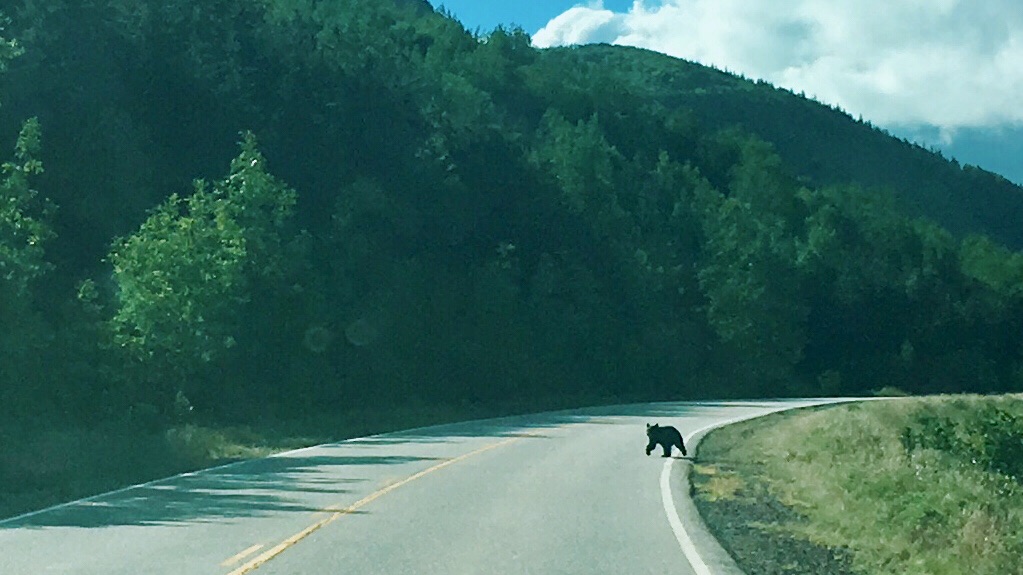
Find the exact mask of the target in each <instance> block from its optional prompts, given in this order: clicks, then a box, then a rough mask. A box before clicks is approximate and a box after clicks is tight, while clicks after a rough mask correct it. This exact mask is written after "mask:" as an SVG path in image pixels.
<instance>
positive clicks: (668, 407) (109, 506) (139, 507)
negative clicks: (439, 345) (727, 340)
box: [0, 402, 773, 530]
mask: <svg viewBox="0 0 1023 575" xmlns="http://www.w3.org/2000/svg"><path fill="white" fill-rule="evenodd" d="M772 405H773V404H771V403H769V402H707V403H659V404H646V405H643V404H640V405H635V404H634V405H621V406H608V407H595V408H586V409H575V410H566V411H560V412H553V413H545V414H539V415H525V416H516V417H505V418H498V419H488V420H480V421H470V422H464V423H457V424H451V425H442V426H434V427H427V428H422V429H413V430H408V431H403V432H398V433H392V434H385V435H380V436H375V437H367V438H361V439H353V440H349V441H344V442H341V443H336V444H330V445H324V446H319V447H316V448H309V449H306V450H299V451H296V452H291V453H286V454H281V455H279V456H275V457H270V458H266V459H259V460H253V461H245V462H241V463H235V464H231V465H227V466H224V467H219V468H214V469H210V470H206V471H202V472H197V473H194V474H187V475H183V476H179V477H174V478H171V479H167V480H163V481H158V482H153V483H150V484H147V485H142V486H138V487H134V488H130V489H126V490H123V491H120V492H116V493H113V494H107V495H103V496H98V497H95V498H93V499H92V500H89V501H78V502H73V503H70V504H67V505H65V506H62V507H57V508H54V509H51V510H48V511H44V512H40V513H37V514H33V515H29V516H24V517H21V518H15V519H10V520H7V521H0V530H4V529H19V528H27V529H43V528H47V527H58V526H63V527H82V528H93V527H111V526H119V525H176V524H186V523H207V522H217V521H225V520H231V519H233V518H249V517H261V516H267V515H271V514H280V513H288V512H300V513H309V512H319V511H324V510H325V508H327V507H328V506H332V505H336V504H337V503H338V498H336V497H334V496H337V495H341V494H345V493H349V492H350V490H349V489H346V486H347V485H351V484H354V483H359V482H362V481H367V479H366V478H365V477H377V478H379V477H380V476H381V475H382V474H381V473H379V470H377V471H371V470H368V469H366V467H368V466H381V465H385V466H387V465H400V464H405V463H411V462H417V461H430V460H438V459H441V458H438V457H434V456H423V453H424V450H425V448H426V446H425V445H424V446H421V447H420V446H418V445H417V444H445V443H455V442H464V441H465V440H466V439H468V438H510V437H520V438H522V439H523V440H524V441H528V440H531V439H543V440H549V439H551V438H552V435H551V434H550V433H545V432H544V430H549V431H553V430H555V429H557V428H561V427H565V426H569V425H609V424H613V425H628V426H633V425H634V426H635V427H636V428H637V441H639V442H642V441H643V440H644V439H643V436H642V429H643V424H644V421H650V422H660V423H662V424H669V425H670V424H672V423H673V422H677V421H678V420H680V419H683V418H694V417H696V418H699V417H704V416H708V417H709V416H713V415H715V414H718V413H720V408H721V407H725V406H743V407H749V408H759V407H770V406H772ZM403 446H405V447H403ZM437 447H438V448H440V446H439V445H438V446H437ZM397 449H400V450H402V451H405V454H400V455H395V454H393V453H392V454H389V455H388V454H387V453H388V452H389V451H390V452H393V451H395V450H397ZM456 449H461V448H460V447H459V448H456ZM441 450H442V451H450V450H451V448H450V447H446V448H443V449H441ZM434 451H436V450H434ZM346 452H354V453H358V454H359V455H347V454H346ZM410 452H411V454H409V453H410ZM431 455H436V453H431ZM445 457H447V456H445ZM679 459H689V458H679ZM413 472H414V471H413ZM409 473H410V472H408V470H400V471H396V473H394V475H396V476H399V477H404V476H407V475H408V474H409ZM360 476H361V477H364V478H360Z"/></svg>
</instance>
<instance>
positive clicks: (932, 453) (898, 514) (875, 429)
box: [694, 395, 1023, 575]
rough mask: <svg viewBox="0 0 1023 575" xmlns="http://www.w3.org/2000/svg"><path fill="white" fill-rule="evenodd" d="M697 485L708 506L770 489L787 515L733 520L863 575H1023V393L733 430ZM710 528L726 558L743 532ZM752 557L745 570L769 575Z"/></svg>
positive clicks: (699, 470) (918, 402)
mask: <svg viewBox="0 0 1023 575" xmlns="http://www.w3.org/2000/svg"><path fill="white" fill-rule="evenodd" d="M694 484H695V486H696V497H697V502H698V504H699V505H700V506H701V508H704V509H706V508H707V507H708V506H710V507H712V506H714V505H716V504H720V502H722V501H738V502H739V503H740V505H739V506H738V507H736V508H737V509H742V506H741V501H742V499H743V498H747V497H751V496H754V495H756V496H757V497H758V499H763V496H762V495H761V494H755V493H754V491H755V489H765V488H766V495H767V498H768V499H773V500H776V501H777V502H780V503H781V504H782V505H783V506H784V507H783V508H782V509H779V510H777V511H776V512H775V513H773V516H772V517H767V516H763V515H761V516H758V517H741V516H739V517H732V518H731V519H732V521H735V522H746V523H749V525H748V526H747V527H749V528H750V529H752V530H757V531H760V532H762V533H765V534H767V536H773V537H775V538H776V539H777V540H779V541H781V542H782V544H783V545H784V544H785V542H784V539H786V538H788V537H794V538H795V539H797V540H805V541H808V542H811V543H814V544H817V545H819V546H822V547H825V548H831V549H835V550H840V549H841V550H843V551H842V553H844V554H845V555H847V556H848V557H849V558H850V562H851V565H852V566H853V567H854V568H855V571H856V572H857V573H861V574H863V575H874V574H877V575H880V574H887V573H904V574H907V575H917V574H919V575H925V574H926V575H957V574H960V573H972V574H977V575H988V574H990V575H1003V574H1012V573H1023V566H1021V564H1020V561H1019V558H1020V557H1021V556H1023V539H1020V537H1019V534H1020V533H1021V532H1023V397H1020V396H1018V395H1009V396H997V397H995V396H935V397H923V398H900V399H891V400H884V401H878V402H866V403H857V404H849V405H841V406H837V407H827V408H822V409H813V410H803V411H796V412H791V413H786V414H779V415H774V416H769V417H766V418H762V419H758V420H753V421H750V422H745V423H740V424H737V425H733V426H729V427H726V428H723V429H721V430H717V431H714V432H712V433H711V434H710V435H709V436H708V437H707V438H706V439H705V440H704V442H703V443H701V445H700V453H699V464H698V465H696V473H695V479H694ZM702 510H703V509H701V511H702ZM705 514H707V513H705ZM709 514H711V515H713V511H711V512H710V513H709ZM708 524H709V525H710V526H711V528H712V531H716V534H717V535H718V537H719V538H721V539H723V541H724V543H725V545H726V547H727V546H728V545H729V540H728V539H729V537H730V535H729V533H731V532H733V531H727V530H725V529H723V528H722V527H721V526H719V527H718V528H717V529H715V522H714V521H708ZM755 555H756V554H749V556H746V557H742V558H738V557H737V559H740V564H743V563H744V562H745V564H743V566H744V568H745V569H746V571H747V572H748V573H764V572H768V571H765V570H761V568H760V567H759V566H758V563H759V562H760V561H759V559H758V558H757V557H756V556H755Z"/></svg>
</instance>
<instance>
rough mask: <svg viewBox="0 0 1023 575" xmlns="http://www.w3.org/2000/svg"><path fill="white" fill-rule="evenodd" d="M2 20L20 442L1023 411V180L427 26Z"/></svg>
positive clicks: (452, 25) (439, 17)
mask: <svg viewBox="0 0 1023 575" xmlns="http://www.w3.org/2000/svg"><path fill="white" fill-rule="evenodd" d="M4 11H5V12H6V16H7V18H8V22H7V25H6V27H5V29H4V30H3V32H2V35H3V37H4V38H6V40H4V42H3V43H0V61H3V62H5V63H7V69H6V71H4V72H3V73H2V75H0V104H2V107H0V141H2V142H3V145H4V148H6V149H8V150H9V152H8V153H7V155H6V156H5V157H6V158H8V162H7V163H5V164H4V165H3V173H2V175H0V178H2V179H0V318H2V325H3V330H2V332H0V411H3V412H4V414H5V417H7V418H9V420H10V418H23V417H29V416H31V417H36V416H44V417H52V418H54V419H60V420H63V421H70V422H76V423H78V424H83V425H91V424H94V423H97V422H100V421H109V420H120V419H125V418H132V417H137V416H138V414H139V413H146V414H149V415H151V416H152V417H155V418H156V419H157V420H158V421H161V422H165V423H167V424H170V423H173V422H175V421H177V419H178V418H180V417H182V414H183V413H186V412H187V413H189V414H190V415H189V416H190V417H200V418H206V419H207V420H216V421H245V420H252V419H254V418H257V417H260V416H262V415H265V414H271V415H273V416H275V417H281V418H294V417H305V416H308V415H309V414H311V413H316V412H331V411H340V410H342V409H351V408H352V407H353V406H355V407H357V406H362V405H366V406H369V405H372V406H374V407H380V406H385V407H386V406H409V405H413V406H414V405H455V406H473V405H490V406H500V405H504V404H508V403H511V402H514V403H515V404H516V405H523V404H527V405H536V406H543V405H550V404H552V403H556V402H561V403H565V402H577V403H583V402H595V401H627V400H640V399H667V398H683V397H729V396H745V397H753V396H780V395H793V394H795V395H803V394H858V393H866V392H868V391H869V390H872V389H877V388H881V387H883V386H886V385H893V386H898V387H900V388H903V389H907V390H909V391H912V392H937V391H953V390H956V391H958V390H969V391H996V390H1019V389H1021V388H1023V379H1021V377H1023V373H1021V371H1020V370H1021V368H1023V363H1021V360H1023V347H1021V344H1023V282H1021V280H1023V256H1020V255H1019V254H1018V253H1016V252H1014V251H1011V248H1014V247H1018V246H1020V245H1023V236H1021V235H1020V234H1021V231H1020V229H1019V228H1018V226H1015V225H1014V223H1015V222H1018V221H1020V217H1019V216H1020V214H1021V213H1023V207H1021V206H1023V195H1021V189H1020V188H1019V187H1017V186H1014V185H1012V184H1010V183H1009V182H1007V181H1006V180H1004V179H1001V178H999V177H998V176H995V175H993V174H989V173H987V172H983V171H981V170H979V169H976V168H960V167H959V166H958V165H956V164H955V163H953V162H950V161H948V160H945V159H943V158H941V157H939V156H936V155H934V154H931V153H930V152H928V151H926V150H923V149H921V148H918V147H914V146H912V145H909V144H907V143H904V142H901V141H898V140H896V139H893V138H891V137H889V136H887V135H886V134H884V133H883V132H881V131H879V130H877V129H874V128H872V127H871V126H869V125H868V124H865V123H863V122H858V121H856V120H854V119H852V118H850V117H848V116H847V115H846V114H844V113H842V112H840V111H837V110H833V109H830V108H827V107H824V106H821V105H820V104H817V103H815V102H812V101H809V100H806V99H803V98H800V97H798V96H795V95H793V94H790V93H788V92H785V91H782V90H777V89H775V88H773V87H771V86H768V85H766V84H756V83H752V82H749V81H746V80H743V79H740V78H737V77H734V76H730V75H728V74H725V73H723V72H720V71H716V70H711V69H708V68H704V67H701V66H698V65H695V64H691V63H687V62H684V61H680V60H675V59H671V58H668V57H666V56H661V55H657V54H652V53H648V52H643V51H638V50H633V49H625V48H612V47H606V46H593V47H585V48H571V49H568V48H566V49H553V50H546V51H539V50H536V49H534V48H532V47H531V46H530V42H529V38H528V36H527V35H526V34H524V33H523V32H522V31H519V30H504V29H498V30H495V31H493V32H491V33H487V34H485V35H479V36H478V35H474V34H472V33H469V32H467V31H465V30H464V29H463V28H462V27H461V26H460V25H459V24H458V23H457V22H456V21H455V20H453V19H451V18H449V17H447V16H445V15H444V14H437V13H435V12H433V11H432V10H431V9H429V7H428V6H426V5H425V4H423V3H421V2H400V3H388V2H381V1H379V0H345V1H341V0H337V1H326V0H287V1H286V0H259V1H252V0H211V1H205V2H199V1H192V0H159V1H157V0H94V1H92V2H79V1H77V0H46V1H45V2H44V1H38V0H17V1H15V2H11V3H8V4H5V7H4ZM19 130H20V131H19ZM19 133H20V137H19ZM921 216H927V217H929V218H931V219H929V220H926V219H917V218H919V217H921ZM984 234H986V235H987V236H990V238H994V239H989V238H988V237H985V236H984ZM1004 246H1010V247H1004ZM191 407H194V411H190V408H191Z"/></svg>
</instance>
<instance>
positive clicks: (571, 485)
mask: <svg viewBox="0 0 1023 575" xmlns="http://www.w3.org/2000/svg"><path fill="white" fill-rule="evenodd" d="M829 401H830V400H805V401H778V402H775V401H759V402H696V403H659V404H647V405H627V406H616V407H603V408H593V409H583V410H573V411H563V412H554V413H545V414H538V415H531V416H522V417H513V418H502V419H492V420H485V421H476V422H466V423H460V424H454V425H444V426H437V427H430V428H423V429H417V430H411V431H406V432H400V433H393V434H386V435H379V436H374V437H369V438H362V439H355V440H350V441H345V442H341V443H336V444H330V445H322V446H317V447H311V448H306V449H302V450H298V451H293V452H289V453H285V454H280V455H278V456H274V457H270V458H267V459H261V460H255V461H248V462H243V463H237V464H232V465H229V466H224V467H219V468H215V469H210V470H206V471H202V472H197V473H190V474H185V475H181V476H177V477H173V478H170V479H166V480H162V481H157V482H153V483H149V484H145V485H141V486H137V487H133V488H129V489H125V490H121V491H118V492H114V493H111V494H106V495H101V496H98V497H94V498H90V499H88V500H82V501H78V502H74V503H70V504H67V505H63V506H59V507H56V508H52V509H49V510H44V511H42V512H37V513H32V514H28V515H24V516H21V517H16V518H13V519H9V520H6V521H0V573H3V574H4V575H20V574H26V575H27V574H35V573H62V574H65V573H66V574H83V575H86V574H87V575H92V574H95V575H115V574H120V573H125V574H127V573H131V574H138V573H146V574H163V573H166V574H175V575H179V574H184V573H187V574H198V575H202V574H212V575H228V574H230V575H243V574H245V573H258V574H260V575H280V574H295V573H341V572H346V573H359V574H373V573H380V574H388V575H395V574H402V573H430V574H432V573H438V574H439V573H444V574H458V573H473V574H489V573H493V574H515V573H530V574H532V573H535V574H553V573H558V574H561V573H566V574H567V573H587V574H591V573H658V574H673V573H678V574H697V575H706V574H708V573H718V572H719V571H720V569H719V568H718V567H717V566H716V563H715V561H716V559H715V553H716V552H718V553H719V552H720V551H719V550H716V551H715V549H713V547H714V543H713V541H712V540H710V538H709V537H708V536H707V534H706V533H703V532H700V530H699V528H698V525H697V524H696V523H694V522H693V521H691V520H689V518H690V517H691V515H689V513H691V511H687V510H691V507H692V504H691V502H690V501H688V494H686V493H684V492H683V490H682V489H681V488H680V487H679V486H680V485H681V480H680V478H681V476H682V475H683V474H684V473H685V472H687V470H688V467H689V464H688V462H685V461H681V460H672V461H669V462H667V463H666V461H665V460H664V459H662V458H660V457H655V456H650V457H644V455H643V447H644V446H645V434H644V429H645V423H646V422H651V423H653V422H660V423H662V424H671V425H675V426H676V427H678V428H679V429H680V430H681V431H682V433H683V435H686V436H692V435H693V434H694V433H695V432H697V431H699V430H702V429H706V428H708V427H710V426H715V425H718V424H721V423H723V422H728V421H732V420H737V419H745V418H749V417H756V416H758V415H763V414H766V413H770V412H773V411H778V410H782V409H789V408H793V407H800V406H807V405H814V404H819V403H826V402H829ZM658 452H659V451H658ZM658 452H655V455H656V454H657V453H658ZM679 510H681V512H680V511H679ZM680 517H681V519H680Z"/></svg>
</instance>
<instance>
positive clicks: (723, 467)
mask: <svg viewBox="0 0 1023 575" xmlns="http://www.w3.org/2000/svg"><path fill="white" fill-rule="evenodd" d="M708 439H710V438H708ZM729 455H730V454H729V449H728V447H727V445H726V444H724V443H723V442H716V441H713V440H710V441H708V440H705V441H703V442H701V444H700V452H699V456H698V457H697V462H696V464H695V465H694V466H693V470H692V473H691V474H690V477H691V481H692V486H693V493H692V496H693V501H694V502H695V503H696V507H697V509H698V510H699V512H700V515H701V516H702V518H703V520H704V522H705V523H706V524H707V527H708V529H710V532H711V533H712V534H713V535H714V537H715V538H717V540H718V541H719V542H720V543H721V546H722V547H724V549H725V550H726V551H727V552H728V553H729V555H731V556H732V558H733V559H735V561H736V563H737V564H738V565H739V567H740V568H741V569H742V570H743V571H744V572H745V573H746V574H747V575H792V574H795V573H813V574H817V575H858V572H857V571H855V570H853V568H852V563H851V559H850V556H849V554H848V552H847V551H845V550H843V549H832V548H828V547H824V546H820V545H816V544H814V543H812V542H810V541H807V540H805V539H801V538H798V537H797V536H795V535H793V534H792V532H791V529H790V528H791V526H793V525H797V524H799V523H800V522H802V521H803V517H802V516H801V515H800V514H799V513H798V512H796V511H795V510H794V509H792V508H790V507H787V506H786V505H784V504H783V503H782V502H780V501H779V500H778V499H777V498H776V497H774V496H773V495H772V494H771V493H770V491H769V489H768V487H767V483H766V482H765V481H764V480H763V479H762V472H761V470H760V469H759V466H758V465H757V464H755V463H749V462H741V461H735V460H734V459H732V458H730V457H729Z"/></svg>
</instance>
